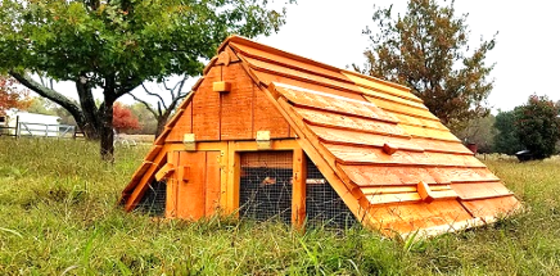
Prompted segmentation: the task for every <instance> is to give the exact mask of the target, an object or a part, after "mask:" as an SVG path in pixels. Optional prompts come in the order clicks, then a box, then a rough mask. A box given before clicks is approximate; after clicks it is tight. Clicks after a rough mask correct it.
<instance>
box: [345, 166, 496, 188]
mask: <svg viewBox="0 0 560 276" xmlns="http://www.w3.org/2000/svg"><path fill="white" fill-rule="evenodd" d="M339 166H340V168H341V170H343V171H344V172H345V173H346V174H347V175H348V177H349V178H350V180H351V181H352V182H353V183H354V184H356V185H359V186H383V185H387V186H400V185H416V184H417V183H418V182H419V181H424V182H425V183H427V184H430V185H432V184H449V183H451V182H453V183H455V182H458V183H463V182H464V183H469V182H487V181H489V182H492V181H499V179H498V178H497V177H496V176H495V175H493V174H492V173H491V172H490V171H489V170H488V169H487V168H459V167H425V168H421V167H412V166H408V167H407V166H404V167H403V166H395V167H393V166H390V167H387V166H370V165H344V164H339Z"/></svg>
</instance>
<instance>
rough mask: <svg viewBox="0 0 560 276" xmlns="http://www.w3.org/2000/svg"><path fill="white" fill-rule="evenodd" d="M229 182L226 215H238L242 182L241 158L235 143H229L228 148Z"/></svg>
mask: <svg viewBox="0 0 560 276" xmlns="http://www.w3.org/2000/svg"><path fill="white" fill-rule="evenodd" d="M227 169H228V175H227V177H228V180H227V190H226V202H227V203H226V206H225V208H224V209H225V212H226V214H236V215H238V214H237V211H238V209H239V182H240V175H241V174H240V158H239V153H237V152H236V151H235V148H234V142H229V146H228V165H227Z"/></svg>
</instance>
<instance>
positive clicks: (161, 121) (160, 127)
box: [155, 116, 167, 139]
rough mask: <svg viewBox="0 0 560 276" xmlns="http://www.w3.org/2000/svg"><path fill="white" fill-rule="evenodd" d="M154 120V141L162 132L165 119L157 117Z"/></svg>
mask: <svg viewBox="0 0 560 276" xmlns="http://www.w3.org/2000/svg"><path fill="white" fill-rule="evenodd" d="M156 119H157V129H156V135H155V136H156V137H155V139H157V138H158V137H159V135H160V134H161V133H162V132H163V129H164V128H165V125H166V124H167V117H164V116H158V117H157V118H156Z"/></svg>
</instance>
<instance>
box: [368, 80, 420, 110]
mask: <svg viewBox="0 0 560 276" xmlns="http://www.w3.org/2000/svg"><path fill="white" fill-rule="evenodd" d="M358 87H359V89H360V90H361V91H362V93H363V94H364V95H365V96H368V97H372V98H375V99H378V100H382V101H386V102H387V103H389V104H391V103H395V104H401V105H406V106H409V107H412V108H419V109H424V110H428V108H427V107H426V106H425V105H424V104H423V103H421V102H417V101H413V100H409V99H404V98H401V97H397V96H394V95H392V94H390V93H387V92H385V91H379V90H374V89H369V88H366V87H363V86H358Z"/></svg>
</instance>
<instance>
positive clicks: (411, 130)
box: [399, 124, 461, 142]
mask: <svg viewBox="0 0 560 276" xmlns="http://www.w3.org/2000/svg"><path fill="white" fill-rule="evenodd" d="M399 127H400V128H401V129H403V130H404V131H405V132H406V133H407V134H409V135H411V136H413V137H421V138H429V139H434V140H441V141H452V142H460V141H461V140H459V138H457V137H455V135H453V134H452V133H451V132H449V131H447V130H435V129H430V128H422V127H418V126H409V125H406V124H399Z"/></svg>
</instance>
